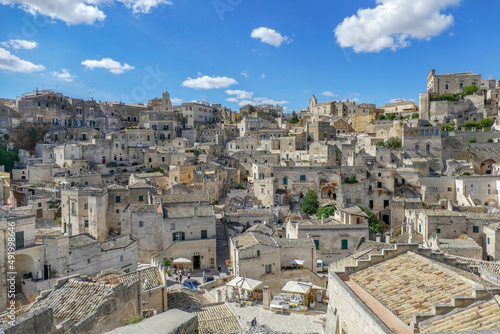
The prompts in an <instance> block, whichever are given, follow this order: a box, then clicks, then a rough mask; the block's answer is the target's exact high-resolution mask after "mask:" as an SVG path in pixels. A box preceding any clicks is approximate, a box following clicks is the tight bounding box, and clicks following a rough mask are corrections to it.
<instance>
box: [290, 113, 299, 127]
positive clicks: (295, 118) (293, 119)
mask: <svg viewBox="0 0 500 334" xmlns="http://www.w3.org/2000/svg"><path fill="white" fill-rule="evenodd" d="M298 122H299V118H298V117H297V113H296V112H295V110H294V111H292V117H291V118H290V123H292V124H297V123H298Z"/></svg>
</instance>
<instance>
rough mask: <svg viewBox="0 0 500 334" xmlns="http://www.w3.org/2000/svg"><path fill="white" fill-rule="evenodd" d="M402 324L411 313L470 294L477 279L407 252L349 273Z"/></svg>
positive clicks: (423, 310) (428, 310) (461, 271)
mask: <svg viewBox="0 0 500 334" xmlns="http://www.w3.org/2000/svg"><path fill="white" fill-rule="evenodd" d="M350 278H351V279H352V280H353V281H355V282H356V283H357V284H358V285H360V286H361V287H363V289H364V290H365V291H367V292H368V293H370V294H371V295H372V296H373V297H374V298H375V299H377V300H378V301H379V302H380V303H381V304H382V305H383V306H385V307H386V308H388V309H389V310H390V311H391V312H392V313H393V314H395V315H396V316H397V317H398V318H400V319H401V320H402V321H403V322H404V323H406V324H409V323H410V322H411V321H412V319H413V314H417V313H425V312H430V311H431V310H432V306H433V305H436V304H449V303H450V302H451V298H452V297H456V296H471V295H472V289H473V288H474V287H481V285H479V284H478V282H479V278H477V277H476V276H474V275H473V274H470V273H468V272H465V271H463V270H459V269H457V268H453V267H451V266H447V265H445V264H443V263H440V262H437V261H434V260H430V259H427V258H424V257H423V256H420V255H418V254H415V253H413V252H407V253H404V254H401V255H399V256H397V257H395V258H392V259H389V260H387V261H384V262H381V263H378V264H375V265H373V266H370V267H368V268H366V269H362V270H360V271H358V272H355V273H353V274H351V275H350Z"/></svg>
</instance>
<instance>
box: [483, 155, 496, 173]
mask: <svg viewBox="0 0 500 334" xmlns="http://www.w3.org/2000/svg"><path fill="white" fill-rule="evenodd" d="M494 163H496V161H495V160H493V159H486V160H484V161H483V162H482V163H481V166H480V167H479V174H482V175H485V174H491V173H492V170H493V167H492V165H493V164H494Z"/></svg>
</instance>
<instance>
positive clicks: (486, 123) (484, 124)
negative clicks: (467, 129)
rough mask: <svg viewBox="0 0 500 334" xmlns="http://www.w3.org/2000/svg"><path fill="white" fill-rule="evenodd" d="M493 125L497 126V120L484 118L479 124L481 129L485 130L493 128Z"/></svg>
mask: <svg viewBox="0 0 500 334" xmlns="http://www.w3.org/2000/svg"><path fill="white" fill-rule="evenodd" d="M493 124H495V120H494V119H493V118H483V119H482V120H480V121H479V123H478V125H479V127H480V128H485V129H489V128H491V126H492V125H493Z"/></svg>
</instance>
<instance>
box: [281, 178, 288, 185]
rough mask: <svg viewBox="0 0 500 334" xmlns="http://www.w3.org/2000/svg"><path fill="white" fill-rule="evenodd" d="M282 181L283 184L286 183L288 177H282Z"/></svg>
mask: <svg viewBox="0 0 500 334" xmlns="http://www.w3.org/2000/svg"><path fill="white" fill-rule="evenodd" d="M282 183H283V185H285V186H286V185H287V184H288V178H287V177H284V178H283V179H282Z"/></svg>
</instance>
